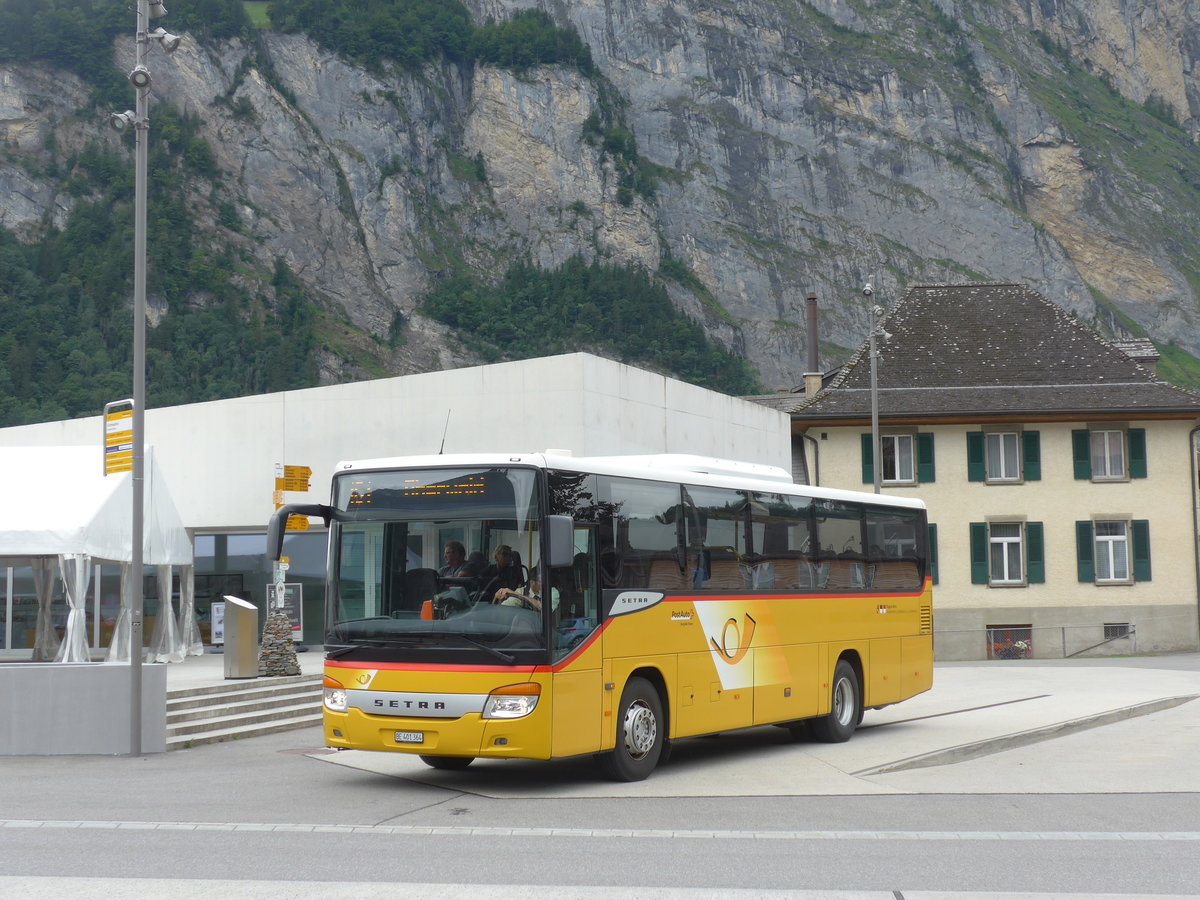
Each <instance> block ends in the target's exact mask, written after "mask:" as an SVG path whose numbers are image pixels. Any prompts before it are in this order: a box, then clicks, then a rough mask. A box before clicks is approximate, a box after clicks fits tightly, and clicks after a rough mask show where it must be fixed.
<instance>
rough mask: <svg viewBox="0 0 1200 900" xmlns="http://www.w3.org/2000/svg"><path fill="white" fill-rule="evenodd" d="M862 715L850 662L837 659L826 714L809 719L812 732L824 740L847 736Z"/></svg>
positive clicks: (842, 739) (858, 689)
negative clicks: (827, 712)
mask: <svg viewBox="0 0 1200 900" xmlns="http://www.w3.org/2000/svg"><path fill="white" fill-rule="evenodd" d="M861 718H862V690H861V688H860V687H859V684H858V675H857V674H856V673H855V671H854V666H852V665H850V663H848V662H846V660H844V659H839V660H838V664H837V666H836V667H834V670H833V692H832V696H831V702H830V705H829V715H827V716H821V717H820V718H819V719H813V720H812V722H811V723H810V725H809V729H810V730H811V732H812V736H813V737H814V738H816V739H817V740H818V741H823V742H824V743H826V744H840V743H841V742H843V741H848V740H850V735H852V734H854V729H855V728H857V727H858V723H859V720H861Z"/></svg>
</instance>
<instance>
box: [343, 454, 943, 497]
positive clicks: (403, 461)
mask: <svg viewBox="0 0 1200 900" xmlns="http://www.w3.org/2000/svg"><path fill="white" fill-rule="evenodd" d="M480 465H482V466H534V467H536V468H542V469H564V470H567V471H572V472H588V473H591V474H596V475H614V476H618V477H622V478H645V479H651V480H654V481H673V482H680V483H682V484H694V485H706V486H709V487H726V488H740V489H742V490H754V491H761V492H765V493H783V494H798V495H801V496H809V497H819V498H824V499H829V500H843V501H848V502H855V503H874V504H879V505H882V506H905V507H911V508H917V509H924V508H925V503H924V502H923V501H921V500H918V499H917V498H915V497H897V496H894V495H887V494H872V493H866V492H864V491H848V490H841V489H839V488H826V487H813V486H810V485H807V484H796V483H795V482H794V481H793V480H792V477H791V474H790V473H789V472H788V471H787V470H786V469H782V468H780V467H779V466H770V465H764V464H762V463H751V462H742V461H739V460H730V459H719V458H716V457H705V456H693V455H689V454H682V453H655V454H642V455H627V456H572V455H571V454H570V451H567V450H547V451H545V452H544V453H529V452H515V453H452V454H451V453H447V454H437V455H425V456H392V457H381V458H377V459H360V460H346V461H343V462H339V463H338V465H337V469H336V470H335V473H334V474H335V475H337V474H341V473H344V472H367V471H380V470H388V469H438V468H453V467H460V466H480Z"/></svg>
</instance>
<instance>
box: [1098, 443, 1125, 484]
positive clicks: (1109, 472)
mask: <svg viewBox="0 0 1200 900" xmlns="http://www.w3.org/2000/svg"><path fill="white" fill-rule="evenodd" d="M1091 439H1092V478H1093V479H1099V478H1124V477H1125V432H1123V431H1093V432H1092V433H1091Z"/></svg>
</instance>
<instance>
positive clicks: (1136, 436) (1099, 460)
mask: <svg viewBox="0 0 1200 900" xmlns="http://www.w3.org/2000/svg"><path fill="white" fill-rule="evenodd" d="M1071 451H1072V457H1073V458H1074V464H1075V477H1076V478H1077V479H1081V480H1082V479H1091V480H1092V481H1124V480H1125V479H1127V478H1145V477H1146V472H1147V465H1146V429H1144V428H1119V427H1113V426H1111V425H1106V426H1102V427H1096V428H1091V429H1082V428H1081V429H1076V430H1074V431H1072V432H1071Z"/></svg>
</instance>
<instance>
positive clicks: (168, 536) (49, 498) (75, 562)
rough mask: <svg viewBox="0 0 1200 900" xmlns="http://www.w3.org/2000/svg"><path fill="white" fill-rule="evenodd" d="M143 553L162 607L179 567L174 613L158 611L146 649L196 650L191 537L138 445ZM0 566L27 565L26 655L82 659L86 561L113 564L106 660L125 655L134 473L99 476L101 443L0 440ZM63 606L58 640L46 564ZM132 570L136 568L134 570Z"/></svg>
mask: <svg viewBox="0 0 1200 900" xmlns="http://www.w3.org/2000/svg"><path fill="white" fill-rule="evenodd" d="M144 478H145V480H144V499H145V513H144V515H143V537H144V541H143V550H142V560H143V563H144V564H145V565H152V566H155V567H157V571H158V579H159V582H158V583H159V597H162V598H166V600H165V602H166V603H167V604H168V605H167V607H166V608H167V609H168V610H169V609H170V606H169V599H170V596H171V569H172V567H173V566H174V567H179V569H180V579H179V583H180V614H179V620H178V622H177V621H176V619H175V617H174V616H173V615H170V614H168V615H159V616H158V617H157V618H156V620H155V629H154V635H153V636H152V638H151V641H150V648H149V658H150V659H152V660H153V661H156V662H168V661H170V662H180V661H182V660H183V658H184V656H186V655H198V654H199V653H201V652H202V651H203V647H202V645H201V642H200V632H199V629H198V628H197V626H196V616H195V605H194V588H193V584H194V578H193V570H192V545H191V541H190V540H189V539H188V536H187V532H186V530H185V529H184V527H183V523H182V521H181V520H180V517H179V514H178V512H177V511H176V509H175V504H174V503H173V502H172V500H171V495H170V492H169V491H168V490H167V486H166V481H165V479H164V478H163V476H162V474H161V472H160V470H159V468H158V466H156V465H155V463H154V453H153V450H152V448H149V447H147V448H146V453H145V476H144ZM0 497H3V498H4V500H3V503H2V504H0V566H5V565H31V566H32V567H33V580H34V586H35V590H36V591H37V596H38V621H37V632H36V637H35V640H34V649H33V658H34V659H35V660H51V659H53V660H55V661H57V662H84V661H87V660H88V659H89V655H88V642H87V613H86V607H87V597H88V586H89V584H90V582H91V575H92V569H93V565H94V564H95V563H97V562H100V563H118V564H120V565H121V612H120V616H119V618H118V620H117V623H116V625H115V627H114V629H113V637H112V642H111V643H110V645H109V648H108V657H107V658H108V659H109V660H120V659H124V660H127V659H129V653H130V636H131V628H130V624H131V618H132V610H131V607H132V602H131V601H132V585H133V583H134V582H132V580H131V578H130V572H129V568H130V565H131V560H132V547H133V477H132V473H130V472H123V473H120V474H116V475H105V474H104V472H103V459H102V449H101V447H100V445H99V441H97V444H96V446H93V447H0ZM56 566H57V569H58V573H59V576H60V577H61V578H62V581H63V592H64V595H65V597H66V600H67V604H68V606H69V612H68V614H67V624H66V630H65V634H64V636H63V638H62V640H61V642H60V641H59V639H58V636H57V634H56V633H55V630H54V628H53V624H52V622H51V618H50V600H51V596H52V594H53V586H54V577H55V567H56ZM139 577H140V573H139Z"/></svg>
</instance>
